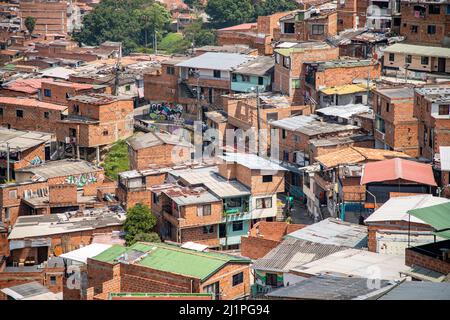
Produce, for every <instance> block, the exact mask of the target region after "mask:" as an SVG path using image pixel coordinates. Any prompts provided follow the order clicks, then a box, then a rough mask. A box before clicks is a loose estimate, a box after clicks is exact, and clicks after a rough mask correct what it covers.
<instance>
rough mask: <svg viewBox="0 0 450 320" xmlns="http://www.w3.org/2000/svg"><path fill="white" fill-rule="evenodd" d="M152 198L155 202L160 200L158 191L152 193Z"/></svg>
mask: <svg viewBox="0 0 450 320" xmlns="http://www.w3.org/2000/svg"><path fill="white" fill-rule="evenodd" d="M152 199H153V203H154V204H157V203H158V202H159V196H158V195H157V194H156V193H152Z"/></svg>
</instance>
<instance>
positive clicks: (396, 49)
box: [383, 43, 450, 58]
mask: <svg viewBox="0 0 450 320" xmlns="http://www.w3.org/2000/svg"><path fill="white" fill-rule="evenodd" d="M383 51H384V52H388V53H403V54H410V55H414V56H428V57H439V58H450V48H445V47H433V46H430V45H427V46H420V45H414V44H406V43H395V44H393V45H392V46H389V47H387V48H385V49H383Z"/></svg>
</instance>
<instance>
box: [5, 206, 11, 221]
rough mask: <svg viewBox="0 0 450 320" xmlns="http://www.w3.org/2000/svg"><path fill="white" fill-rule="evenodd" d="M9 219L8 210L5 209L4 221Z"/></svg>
mask: <svg viewBox="0 0 450 320" xmlns="http://www.w3.org/2000/svg"><path fill="white" fill-rule="evenodd" d="M10 218H11V213H10V212H9V208H5V221H9V219H10Z"/></svg>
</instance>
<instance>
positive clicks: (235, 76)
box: [231, 73, 237, 82]
mask: <svg viewBox="0 0 450 320" xmlns="http://www.w3.org/2000/svg"><path fill="white" fill-rule="evenodd" d="M231 81H233V82H237V75H236V73H233V74H232V75H231Z"/></svg>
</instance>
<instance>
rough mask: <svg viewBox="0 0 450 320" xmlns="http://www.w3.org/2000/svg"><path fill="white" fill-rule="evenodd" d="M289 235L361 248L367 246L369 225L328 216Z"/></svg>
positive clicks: (312, 240) (306, 239)
mask: <svg viewBox="0 0 450 320" xmlns="http://www.w3.org/2000/svg"><path fill="white" fill-rule="evenodd" d="M287 237H292V238H296V239H301V240H305V241H311V242H316V243H321V244H333V245H337V246H344V247H351V248H361V247H366V246H367V227H366V226H362V225H358V224H354V223H349V222H345V221H342V220H339V219H335V218H328V219H325V220H322V221H320V222H318V223H314V224H312V225H309V226H306V227H304V228H302V229H300V230H297V231H294V232H292V233H290V234H288V235H287Z"/></svg>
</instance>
